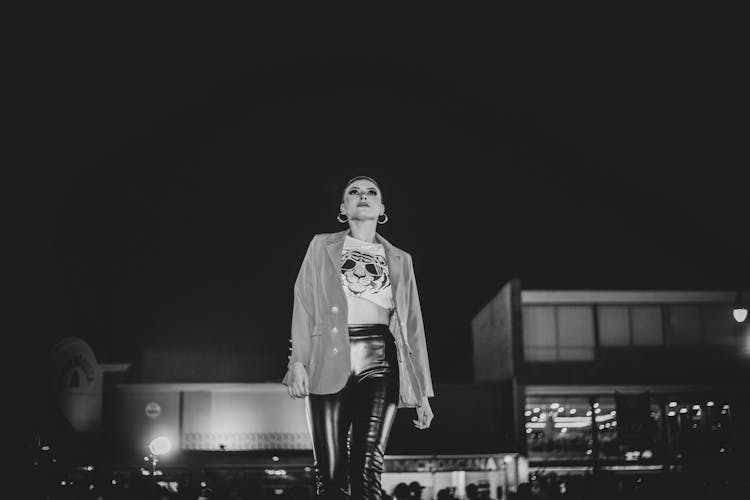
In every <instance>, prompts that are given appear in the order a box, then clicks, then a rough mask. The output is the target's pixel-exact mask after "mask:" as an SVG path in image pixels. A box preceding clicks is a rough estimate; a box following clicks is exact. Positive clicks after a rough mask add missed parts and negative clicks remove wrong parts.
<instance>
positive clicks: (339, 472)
mask: <svg viewBox="0 0 750 500" xmlns="http://www.w3.org/2000/svg"><path fill="white" fill-rule="evenodd" d="M349 344H350V351H351V369H350V372H349V379H348V380H347V382H346V385H345V386H344V388H343V389H341V390H340V391H339V392H337V393H335V394H310V395H309V398H308V404H307V418H308V422H309V424H310V428H311V432H312V441H313V455H314V465H315V469H314V470H315V483H316V485H315V486H316V493H317V495H316V498H324V499H337V500H338V499H342V498H343V499H349V498H351V499H353V500H360V499H368V500H369V499H380V498H381V483H380V476H381V474H382V472H383V459H384V455H385V447H386V444H387V442H388V434H389V432H390V430H391V425H392V424H393V420H394V418H395V416H396V410H397V409H398V397H399V380H398V377H399V374H398V359H397V355H396V344H395V342H394V340H393V334H391V331H390V330H389V329H388V326H387V325H350V326H349ZM350 431H351V434H350ZM350 487H351V493H350V492H349V490H350Z"/></svg>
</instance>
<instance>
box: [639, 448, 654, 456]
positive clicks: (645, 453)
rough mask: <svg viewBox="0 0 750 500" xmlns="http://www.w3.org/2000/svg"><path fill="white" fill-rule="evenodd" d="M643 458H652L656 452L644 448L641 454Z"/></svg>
mask: <svg viewBox="0 0 750 500" xmlns="http://www.w3.org/2000/svg"><path fill="white" fill-rule="evenodd" d="M641 456H642V457H643V458H651V457H653V456H654V452H653V451H651V450H643V453H642V454H641Z"/></svg>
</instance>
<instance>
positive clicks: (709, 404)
mask: <svg viewBox="0 0 750 500" xmlns="http://www.w3.org/2000/svg"><path fill="white" fill-rule="evenodd" d="M713 405H714V402H713V401H709V402H708V403H706V406H713Z"/></svg>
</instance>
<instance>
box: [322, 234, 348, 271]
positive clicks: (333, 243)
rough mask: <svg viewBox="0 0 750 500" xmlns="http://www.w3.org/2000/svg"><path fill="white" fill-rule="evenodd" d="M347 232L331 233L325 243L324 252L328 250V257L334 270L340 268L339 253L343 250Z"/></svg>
mask: <svg viewBox="0 0 750 500" xmlns="http://www.w3.org/2000/svg"><path fill="white" fill-rule="evenodd" d="M347 232H348V231H347V230H344V231H339V232H338V233H333V234H332V235H330V236H329V237H328V240H327V241H326V250H328V257H330V258H331V262H333V268H334V269H339V268H340V267H341V251H342V250H343V249H344V237H345V236H346V233H347Z"/></svg>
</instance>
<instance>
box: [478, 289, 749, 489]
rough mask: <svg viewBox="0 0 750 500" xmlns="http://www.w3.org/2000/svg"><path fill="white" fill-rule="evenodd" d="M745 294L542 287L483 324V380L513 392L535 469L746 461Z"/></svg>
mask: <svg viewBox="0 0 750 500" xmlns="http://www.w3.org/2000/svg"><path fill="white" fill-rule="evenodd" d="M734 297H735V295H734V293H723V292H698V291H695V292H669V291H533V290H528V291H527V290H522V289H521V284H520V281H518V280H513V281H511V282H509V283H507V284H506V285H505V286H504V287H503V288H502V289H501V290H500V292H499V293H498V294H497V295H496V296H495V297H494V298H493V299H492V300H491V301H490V302H489V303H488V304H487V305H486V306H485V307H484V308H483V309H482V310H481V311H480V312H479V313H478V314H477V315H476V316H475V317H474V318H473V320H472V337H473V343H474V352H473V356H474V374H475V379H476V380H477V381H481V382H495V383H499V384H502V385H504V386H506V387H508V390H507V393H510V394H511V395H510V397H508V398H507V399H505V400H504V402H505V403H506V404H507V405H509V406H512V408H513V409H512V413H513V425H512V433H513V440H514V443H515V449H516V450H518V451H519V453H521V454H522V455H523V456H527V457H528V460H529V470H530V471H531V474H534V471H542V470H543V471H547V472H549V471H557V472H562V473H566V472H567V473H573V472H584V473H588V472H595V471H597V470H610V471H629V470H633V471H639V472H640V473H643V472H648V471H663V470H672V469H675V468H678V469H680V468H683V467H688V466H690V465H691V464H692V465H695V464H717V463H726V464H733V463H738V462H740V461H744V460H745V458H744V457H745V454H746V450H747V446H748V442H749V439H748V434H749V428H750V426H749V425H748V422H750V419H749V418H748V417H750V408H749V406H750V404H749V403H750V327H749V325H748V323H749V322H747V321H745V322H744V323H737V322H736V321H735V320H734V318H733V316H732V308H733V303H734Z"/></svg>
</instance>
